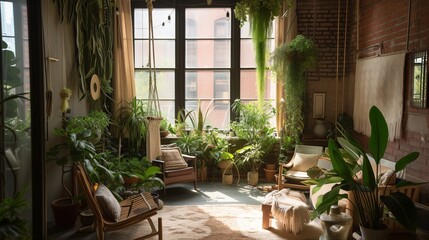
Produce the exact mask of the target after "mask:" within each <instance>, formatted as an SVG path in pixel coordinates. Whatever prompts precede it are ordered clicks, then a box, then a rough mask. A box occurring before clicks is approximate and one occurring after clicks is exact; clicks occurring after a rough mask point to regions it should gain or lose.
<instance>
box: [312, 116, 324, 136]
mask: <svg viewBox="0 0 429 240" xmlns="http://www.w3.org/2000/svg"><path fill="white" fill-rule="evenodd" d="M313 133H314V135H315V136H316V137H318V138H324V137H326V133H327V129H326V124H325V122H324V121H323V120H320V119H316V125H315V126H314V128H313Z"/></svg>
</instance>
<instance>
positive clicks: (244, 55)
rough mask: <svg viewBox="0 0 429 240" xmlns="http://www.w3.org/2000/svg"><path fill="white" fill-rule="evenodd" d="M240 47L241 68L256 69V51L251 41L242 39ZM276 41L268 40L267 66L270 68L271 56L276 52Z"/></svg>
mask: <svg viewBox="0 0 429 240" xmlns="http://www.w3.org/2000/svg"><path fill="white" fill-rule="evenodd" d="M240 42H241V45H240V49H241V50H240V66H241V67H242V68H255V67H256V66H255V50H254V47H253V42H252V40H251V39H242V40H241V41H240ZM274 46H275V44H274V39H267V64H268V66H270V65H271V64H270V62H269V60H270V55H271V53H272V52H273V51H274Z"/></svg>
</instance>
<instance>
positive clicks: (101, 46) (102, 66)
mask: <svg viewBox="0 0 429 240" xmlns="http://www.w3.org/2000/svg"><path fill="white" fill-rule="evenodd" d="M54 1H55V2H56V3H57V7H58V12H59V15H60V21H61V22H63V21H64V19H66V20H67V21H68V22H70V23H72V24H73V25H74V27H75V30H76V49H77V61H78V71H79V76H80V91H81V92H82V94H83V96H82V98H84V97H86V96H87V95H88V89H89V84H90V80H91V77H92V75H93V74H97V75H98V76H99V78H100V81H101V92H102V94H104V96H107V95H108V94H111V93H112V91H113V89H112V87H111V80H112V77H113V33H114V31H113V19H114V13H115V3H114V1H112V0H108V1H100V0H91V1H84V0H54ZM105 98H106V97H105Z"/></svg>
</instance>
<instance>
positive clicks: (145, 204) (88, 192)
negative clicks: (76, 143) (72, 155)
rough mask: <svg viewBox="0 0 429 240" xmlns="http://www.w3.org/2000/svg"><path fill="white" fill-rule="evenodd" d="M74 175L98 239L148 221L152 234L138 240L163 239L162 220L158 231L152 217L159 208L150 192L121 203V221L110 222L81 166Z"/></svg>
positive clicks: (78, 166) (75, 170)
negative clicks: (88, 207)
mask: <svg viewBox="0 0 429 240" xmlns="http://www.w3.org/2000/svg"><path fill="white" fill-rule="evenodd" d="M74 173H75V175H76V177H77V179H78V181H79V182H80V184H81V186H82V190H83V192H84V194H85V197H86V199H87V201H88V203H89V206H90V207H91V210H92V212H93V214H94V223H93V227H94V228H95V231H96V233H97V239H98V240H103V239H104V232H105V231H113V230H118V229H122V228H125V227H128V226H131V225H134V224H136V223H138V222H141V221H143V220H148V222H149V224H150V228H151V232H150V233H149V234H147V235H144V236H142V237H140V238H138V239H147V238H149V237H152V236H156V235H158V239H160V240H161V239H162V219H161V218H158V231H157V230H156V229H155V226H154V224H153V222H152V219H151V218H150V217H152V216H154V215H156V214H157V210H158V206H157V205H156V203H155V201H154V200H153V198H152V196H151V194H150V193H148V192H144V193H141V194H138V195H135V196H132V197H130V198H127V199H125V200H123V201H121V202H120V203H119V204H120V206H121V214H120V219H119V221H117V222H114V221H111V220H108V219H106V218H104V217H103V214H102V210H101V208H100V205H99V204H98V201H97V198H96V196H95V192H96V191H95V190H94V187H93V184H92V183H91V181H90V179H89V178H88V174H87V173H86V171H85V169H84V168H83V166H82V165H81V164H77V165H76V166H75V168H74Z"/></svg>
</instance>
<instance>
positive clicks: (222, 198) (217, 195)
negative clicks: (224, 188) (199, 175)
mask: <svg viewBox="0 0 429 240" xmlns="http://www.w3.org/2000/svg"><path fill="white" fill-rule="evenodd" d="M204 194H205V195H207V196H209V199H208V202H219V203H238V202H239V201H238V200H237V199H234V198H232V197H230V196H228V195H226V194H224V193H221V192H219V191H215V192H206V191H205V192H204Z"/></svg>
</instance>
